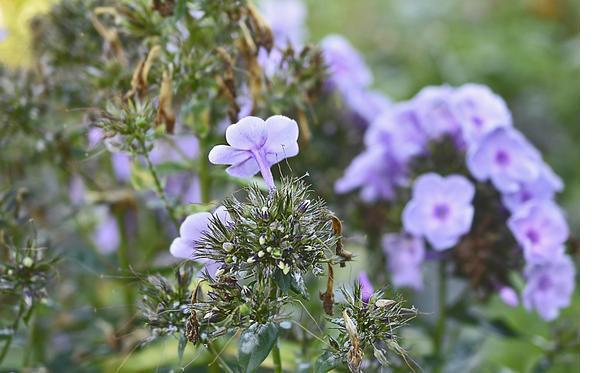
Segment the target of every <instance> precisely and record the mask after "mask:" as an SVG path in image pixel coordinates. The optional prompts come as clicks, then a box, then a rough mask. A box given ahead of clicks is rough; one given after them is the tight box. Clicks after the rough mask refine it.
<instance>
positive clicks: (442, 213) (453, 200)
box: [402, 173, 475, 250]
mask: <svg viewBox="0 0 600 373" xmlns="http://www.w3.org/2000/svg"><path fill="white" fill-rule="evenodd" d="M474 195H475V187H474V186H473V184H471V182H469V180H467V179H466V178H465V177H463V176H460V175H450V176H447V177H442V176H440V175H438V174H435V173H427V174H423V175H421V176H419V177H418V178H417V179H416V181H415V185H414V187H413V193H412V199H411V200H410V201H409V202H408V204H407V205H406V208H405V209H404V212H403V214H402V222H403V224H404V229H405V230H406V231H407V232H408V233H411V234H413V235H415V236H423V237H425V238H426V239H427V241H429V243H430V244H431V246H433V248H434V249H436V250H445V249H449V248H451V247H452V246H454V245H456V244H457V243H458V241H459V239H460V238H461V236H462V235H464V234H465V233H467V232H469V230H470V229H471V223H472V222H473V214H474V209H473V205H472V204H471V202H472V200H473V197H474Z"/></svg>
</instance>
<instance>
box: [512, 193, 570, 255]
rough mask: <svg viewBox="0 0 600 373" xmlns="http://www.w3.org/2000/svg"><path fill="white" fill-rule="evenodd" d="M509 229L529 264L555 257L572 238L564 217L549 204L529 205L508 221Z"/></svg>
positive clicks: (539, 202)
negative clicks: (569, 238)
mask: <svg viewBox="0 0 600 373" xmlns="http://www.w3.org/2000/svg"><path fill="white" fill-rule="evenodd" d="M508 227H509V228H510V230H511V232H512V233H513V235H514V236H515V239H516V240H517V242H518V243H519V245H520V246H521V247H522V248H523V252H524V255H525V259H527V260H528V261H535V260H539V259H541V258H542V259H543V258H552V257H555V256H556V255H558V254H559V253H560V252H561V251H562V248H561V247H562V245H563V244H564V243H565V242H566V240H567V239H568V237H569V226H568V225H567V221H566V219H565V216H564V213H563V212H562V210H561V209H560V207H559V206H558V205H556V203H554V202H553V201H548V200H539V201H530V202H528V203H526V204H525V205H523V206H521V207H520V208H519V209H518V210H516V211H515V212H514V213H513V214H512V215H511V217H510V218H509V219H508Z"/></svg>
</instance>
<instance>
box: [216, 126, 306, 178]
mask: <svg viewBox="0 0 600 373" xmlns="http://www.w3.org/2000/svg"><path fill="white" fill-rule="evenodd" d="M225 137H226V138H227V142H228V143H229V145H217V146H215V147H214V148H212V150H211V151H210V153H209V154H208V159H209V160H210V161H211V162H212V163H214V164H228V165H231V166H229V167H228V168H227V173H228V174H230V175H232V176H238V177H251V176H254V175H255V174H256V173H257V172H259V171H260V173H261V175H262V177H263V179H264V180H265V183H266V184H267V186H268V187H269V188H271V189H273V188H275V182H274V181H273V175H272V174H271V166H273V165H274V164H276V163H277V162H279V161H281V160H283V159H285V158H289V157H293V156H295V155H297V154H298V124H297V123H296V121H294V120H292V119H290V118H287V117H284V116H283V115H274V116H272V117H270V118H269V119H267V120H266V121H264V120H262V119H260V118H257V117H245V118H242V119H241V120H240V121H239V122H237V123H235V124H232V125H231V126H229V127H228V128H227V131H226V133H225Z"/></svg>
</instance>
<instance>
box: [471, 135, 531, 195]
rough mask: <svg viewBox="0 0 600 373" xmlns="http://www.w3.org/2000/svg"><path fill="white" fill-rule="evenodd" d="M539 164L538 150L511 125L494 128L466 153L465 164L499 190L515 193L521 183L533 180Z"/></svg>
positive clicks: (475, 174)
mask: <svg viewBox="0 0 600 373" xmlns="http://www.w3.org/2000/svg"><path fill="white" fill-rule="evenodd" d="M540 164H541V155H540V153H539V152H538V150H537V149H535V148H534V147H533V145H531V144H530V143H529V141H527V139H525V137H524V136H523V135H522V134H521V133H520V132H518V131H517V130H515V129H514V128H512V127H500V128H496V129H495V130H493V131H492V132H490V133H488V134H487V135H486V136H485V137H484V138H483V139H482V140H481V142H480V143H479V144H478V145H477V146H473V147H471V148H469V151H468V153H467V167H468V169H469V171H470V172H471V174H472V175H473V177H475V179H477V180H479V181H486V180H488V179H489V180H491V181H492V183H493V184H494V186H495V187H496V189H498V190H499V191H500V192H502V193H513V192H517V191H518V190H519V187H520V186H521V184H526V183H530V182H533V181H535V179H537V178H538V177H539V175H540Z"/></svg>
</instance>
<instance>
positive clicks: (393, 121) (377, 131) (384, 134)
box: [365, 103, 427, 162]
mask: <svg viewBox="0 0 600 373" xmlns="http://www.w3.org/2000/svg"><path fill="white" fill-rule="evenodd" d="M365 144H366V145H367V147H384V148H386V149H387V151H389V152H390V154H392V156H393V157H394V158H395V159H396V160H397V161H398V162H407V161H409V160H410V158H411V157H414V156H416V155H419V154H422V153H423V152H424V151H425V149H426V145H427V137H426V134H425V133H424V132H423V130H422V128H421V127H420V126H419V122H418V121H417V117H416V114H415V111H414V107H413V105H411V104H410V103H399V104H396V105H394V106H392V107H391V108H390V109H389V110H387V111H385V112H383V113H382V114H381V115H379V116H378V117H377V118H376V119H375V120H374V121H373V123H372V124H371V126H370V127H369V128H368V130H367V132H366V133H365Z"/></svg>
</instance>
